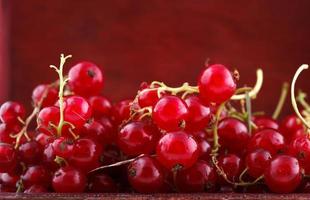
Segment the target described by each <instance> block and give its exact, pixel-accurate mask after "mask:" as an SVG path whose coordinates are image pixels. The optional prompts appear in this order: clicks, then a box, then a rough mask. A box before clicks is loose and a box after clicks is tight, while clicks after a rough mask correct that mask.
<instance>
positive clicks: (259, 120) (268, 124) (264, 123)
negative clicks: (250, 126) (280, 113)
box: [254, 116, 279, 131]
mask: <svg viewBox="0 0 310 200" xmlns="http://www.w3.org/2000/svg"><path fill="white" fill-rule="evenodd" d="M254 123H255V125H256V126H257V130H258V131H259V130H263V129H267V128H271V129H275V130H278V129H279V124H278V123H277V122H276V121H275V120H274V119H272V118H270V117H267V116H260V117H255V118H254Z"/></svg>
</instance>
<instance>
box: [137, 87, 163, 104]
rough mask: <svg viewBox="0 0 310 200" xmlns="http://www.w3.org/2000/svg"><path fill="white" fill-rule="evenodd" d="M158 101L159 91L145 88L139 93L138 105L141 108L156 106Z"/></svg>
mask: <svg viewBox="0 0 310 200" xmlns="http://www.w3.org/2000/svg"><path fill="white" fill-rule="evenodd" d="M158 100H159V97H158V93H157V89H150V88H145V89H143V90H141V91H140V92H139V95H138V103H139V106H140V107H141V108H144V107H148V106H154V105H155V104H156V103H157V101H158Z"/></svg>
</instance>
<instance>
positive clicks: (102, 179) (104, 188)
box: [88, 174, 118, 193]
mask: <svg viewBox="0 0 310 200" xmlns="http://www.w3.org/2000/svg"><path fill="white" fill-rule="evenodd" d="M88 192H93V193H114V192H118V186H117V185H116V183H115V182H114V180H113V179H112V178H111V177H109V176H108V175H106V174H98V175H95V176H94V177H91V178H90V181H89V188H88Z"/></svg>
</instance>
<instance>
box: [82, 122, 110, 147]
mask: <svg viewBox="0 0 310 200" xmlns="http://www.w3.org/2000/svg"><path fill="white" fill-rule="evenodd" d="M81 135H83V136H84V137H87V138H91V139H93V140H95V141H98V142H99V143H102V144H109V143H112V142H113V141H114V140H115V137H116V136H115V134H114V131H113V129H112V127H110V126H109V125H108V126H107V125H104V124H102V123H99V122H97V121H95V120H93V121H91V122H89V123H86V124H84V127H83V129H82V131H81Z"/></svg>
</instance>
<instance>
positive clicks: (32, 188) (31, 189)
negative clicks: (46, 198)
mask: <svg viewBox="0 0 310 200" xmlns="http://www.w3.org/2000/svg"><path fill="white" fill-rule="evenodd" d="M47 192H48V190H47V189H46V188H45V187H44V186H42V185H32V186H30V187H29V188H28V189H26V190H25V191H24V193H26V194H35V193H47Z"/></svg>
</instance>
